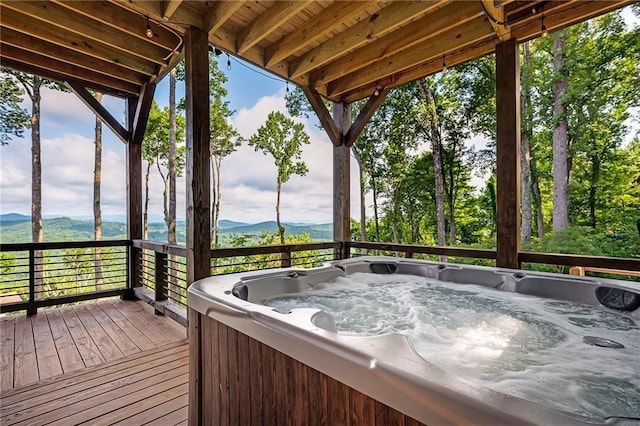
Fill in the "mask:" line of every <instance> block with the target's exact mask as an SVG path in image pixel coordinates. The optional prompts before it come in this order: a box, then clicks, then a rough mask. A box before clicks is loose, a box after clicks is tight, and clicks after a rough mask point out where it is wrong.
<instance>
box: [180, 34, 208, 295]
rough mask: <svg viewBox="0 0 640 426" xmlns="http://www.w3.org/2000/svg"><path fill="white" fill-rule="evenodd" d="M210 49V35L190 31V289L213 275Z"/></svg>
mask: <svg viewBox="0 0 640 426" xmlns="http://www.w3.org/2000/svg"><path fill="white" fill-rule="evenodd" d="M208 47H209V42H208V40H207V33H206V32H204V31H203V30H201V29H199V28H195V27H189V28H188V29H187V32H186V35H185V39H184V52H185V59H184V63H185V92H186V108H187V110H186V115H187V117H186V118H187V135H186V136H187V138H186V139H187V158H186V186H187V188H186V190H187V200H186V202H187V212H186V215H187V217H186V219H187V220H186V222H187V231H186V232H187V285H190V284H192V283H193V282H194V281H197V280H199V279H201V278H204V277H208V276H210V275H211V265H210V262H211V219H210V218H211V214H210V205H211V203H210V198H211V195H210V193H211V188H210V186H211V185H210V182H209V181H210V179H211V170H210V166H209V52H208Z"/></svg>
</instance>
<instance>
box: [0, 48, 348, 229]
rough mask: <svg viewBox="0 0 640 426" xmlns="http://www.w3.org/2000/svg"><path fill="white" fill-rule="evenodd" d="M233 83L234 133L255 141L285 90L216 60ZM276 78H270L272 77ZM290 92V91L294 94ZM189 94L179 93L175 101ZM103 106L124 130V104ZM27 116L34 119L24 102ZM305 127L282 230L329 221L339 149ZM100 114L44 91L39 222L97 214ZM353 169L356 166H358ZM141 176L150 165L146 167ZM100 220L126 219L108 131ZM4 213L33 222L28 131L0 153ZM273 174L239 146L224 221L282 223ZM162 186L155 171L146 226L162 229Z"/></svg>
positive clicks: (120, 159)
mask: <svg viewBox="0 0 640 426" xmlns="http://www.w3.org/2000/svg"><path fill="white" fill-rule="evenodd" d="M219 62H220V68H221V69H222V70H223V71H224V72H225V73H226V75H227V77H228V82H227V84H226V87H227V90H228V96H227V99H228V100H229V102H230V107H231V109H232V110H234V111H235V114H234V116H233V117H232V122H233V125H234V126H235V127H236V129H237V130H238V131H239V133H240V134H241V135H242V136H244V137H245V138H249V137H250V136H251V135H252V134H253V133H255V132H256V130H257V129H258V127H259V126H260V125H262V124H263V123H264V122H265V120H266V118H267V115H268V114H269V112H271V111H281V112H283V113H287V111H286V106H285V100H284V96H285V94H286V87H287V86H286V83H285V82H284V81H282V80H280V79H279V78H276V77H273V76H271V75H269V74H266V75H265V73H264V72H263V71H259V70H257V69H255V68H253V67H251V66H248V65H245V64H241V63H240V62H238V61H237V60H236V59H234V58H232V61H231V69H227V66H226V57H225V56H222V57H221V58H220V60H219ZM267 76H269V77H267ZM166 80H167V79H165V80H163V81H161V82H160V83H159V84H158V87H157V89H156V94H155V98H156V101H157V102H158V103H159V104H160V106H166V105H167V102H168V94H169V89H168V82H167V81H166ZM290 88H291V89H292V88H293V86H291V87H290ZM183 95H184V89H183V86H182V85H179V87H178V97H181V96H183ZM103 104H104V105H105V107H106V108H107V109H108V110H109V111H110V112H111V114H112V115H113V116H114V117H115V118H116V119H118V120H120V121H121V123H123V124H124V118H125V115H124V101H123V100H121V99H118V98H114V97H108V96H105V97H104V98H103ZM23 105H24V107H25V108H27V109H28V110H30V103H29V102H27V101H26V100H25V102H24V103H23ZM296 120H297V121H299V122H302V123H303V124H304V125H305V131H306V132H307V134H308V135H309V137H310V140H311V143H310V144H309V145H305V146H304V147H303V155H302V157H303V161H304V162H305V163H306V164H307V167H308V169H309V173H308V174H307V175H306V176H304V177H300V176H292V177H291V179H290V180H289V181H288V182H287V183H285V184H284V185H283V188H282V200H281V204H282V206H281V217H282V220H283V221H285V222H300V223H328V222H331V221H332V217H333V214H332V209H333V207H332V189H333V184H332V158H333V157H332V154H333V152H332V145H331V143H330V142H329V138H328V137H327V136H326V134H325V133H324V130H322V129H319V128H318V127H317V126H316V125H317V122H316V121H315V120H313V119H302V118H296ZM94 123H95V118H94V115H93V113H92V112H91V111H90V110H89V109H88V108H87V107H86V106H85V105H84V104H83V103H82V102H81V101H80V100H79V99H78V98H77V97H76V96H75V95H73V94H72V93H62V92H58V91H53V90H49V89H43V91H42V116H41V135H42V213H43V216H45V217H59V216H68V217H86V218H91V217H92V215H93V207H92V199H93V167H94V144H93V137H94V136H93V132H94V125H95V124H94ZM352 163H353V162H352ZM143 169H146V163H145V162H143ZM102 173H103V176H102V190H101V192H102V200H101V201H102V214H103V217H104V219H105V220H108V219H109V218H116V217H120V218H121V217H123V216H124V215H125V214H126V207H125V200H126V193H125V190H126V169H125V146H124V144H123V143H122V142H121V141H120V140H119V139H118V138H117V137H116V136H115V135H114V134H113V133H112V132H111V130H109V129H108V128H107V127H106V126H103V156H102ZM0 176H2V178H1V179H0V214H5V213H21V214H25V215H29V214H30V209H31V139H30V132H29V131H28V130H27V131H25V132H24V137H23V138H14V140H12V141H11V142H10V144H9V145H7V146H3V147H1V148H0ZM357 182H358V179H357V168H356V167H355V164H352V189H351V191H352V200H353V202H352V207H351V209H352V214H353V215H354V216H357V215H358V214H359V209H360V206H359V197H358V187H357ZM275 188H276V166H275V164H274V162H273V159H272V158H271V157H267V156H265V155H264V154H262V153H260V152H255V151H254V149H253V148H251V147H248V146H246V145H245V146H241V147H240V148H239V149H238V150H237V151H236V152H234V153H233V154H231V155H230V156H228V157H227V158H225V159H224V161H223V163H222V190H221V192H222V199H221V209H220V210H221V218H222V219H230V220H235V221H240V222H250V223H256V222H262V221H269V220H275V204H276V192H275ZM162 190H163V185H162V181H161V179H160V177H159V174H158V171H157V170H156V169H155V168H153V169H152V170H151V177H150V194H151V196H150V199H149V217H150V220H152V221H161V220H162V212H163V209H162V202H163V196H162ZM184 200H185V181H184V179H179V180H178V183H177V206H178V207H177V211H178V218H179V219H184V217H185V201H184Z"/></svg>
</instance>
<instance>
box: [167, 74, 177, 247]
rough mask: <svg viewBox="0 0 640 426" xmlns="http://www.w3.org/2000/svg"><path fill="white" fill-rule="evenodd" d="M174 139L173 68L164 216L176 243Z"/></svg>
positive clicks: (170, 90) (168, 237) (168, 230)
mask: <svg viewBox="0 0 640 426" xmlns="http://www.w3.org/2000/svg"><path fill="white" fill-rule="evenodd" d="M176 139H177V119H176V69H175V68H173V69H172V70H171V71H170V72H169V153H168V154H169V155H168V167H167V168H168V174H169V206H168V208H167V207H165V217H164V220H165V223H166V224H167V241H168V243H169V244H176V175H177V172H176V160H177V154H176ZM165 188H166V185H165ZM165 191H166V189H165ZM165 199H166V196H165ZM165 206H166V202H165Z"/></svg>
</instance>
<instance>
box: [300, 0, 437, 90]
mask: <svg viewBox="0 0 640 426" xmlns="http://www.w3.org/2000/svg"><path fill="white" fill-rule="evenodd" d="M424 3H430V4H431V8H427V7H425V6H424ZM443 3H446V1H438V0H430V1H429V2H412V3H408V4H407V3H404V2H394V3H391V4H390V5H389V6H387V7H385V8H384V9H382V10H380V12H378V13H376V14H374V15H373V16H371V17H370V18H369V19H368V20H366V21H360V22H358V23H357V24H355V25H354V26H352V27H350V28H349V29H347V30H345V31H343V32H341V33H339V34H338V35H336V36H335V37H333V38H331V39H329V40H327V41H326V42H324V43H322V44H321V45H319V46H318V47H316V48H314V49H312V50H311V51H309V52H307V53H306V54H304V55H303V56H301V57H300V58H298V59H296V60H294V61H291V64H290V67H289V71H290V75H291V76H292V77H294V78H295V77H299V76H301V75H302V74H304V73H307V72H309V71H311V70H313V69H315V68H318V67H320V66H322V65H324V64H326V63H327V62H329V61H331V60H333V59H335V58H338V57H340V56H343V55H346V54H347V53H349V52H351V51H353V50H355V49H357V48H359V47H360V46H364V45H365V44H367V43H371V42H372V41H373V40H375V39H376V38H378V37H381V36H382V35H384V34H386V33H389V32H391V31H393V30H395V29H397V28H398V27H400V26H401V25H403V24H406V23H407V22H409V21H411V20H413V19H416V18H418V17H420V16H423V15H425V14H426V13H427V12H429V11H430V10H432V8H434V7H437V6H439V5H441V4H443Z"/></svg>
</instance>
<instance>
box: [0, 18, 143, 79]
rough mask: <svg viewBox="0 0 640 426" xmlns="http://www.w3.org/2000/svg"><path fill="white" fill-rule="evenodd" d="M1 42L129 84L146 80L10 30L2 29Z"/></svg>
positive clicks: (98, 60)
mask: <svg viewBox="0 0 640 426" xmlns="http://www.w3.org/2000/svg"><path fill="white" fill-rule="evenodd" d="M2 42H3V43H6V44H8V45H11V46H14V47H17V48H19V49H22V50H26V51H29V52H33V53H35V54H38V55H41V56H46V57H49V58H51V59H52V60H54V61H56V60H60V61H62V62H66V63H68V64H72V65H75V66H78V67H81V68H85V69H88V70H90V71H93V72H96V73H99V74H104V75H106V76H111V77H114V78H117V79H120V80H123V81H127V82H129V83H134V84H138V85H142V83H144V82H145V81H147V79H148V76H147V75H145V74H142V73H137V72H135V71H131V70H128V69H126V68H123V67H121V66H119V65H118V64H115V63H113V62H108V61H105V60H102V59H97V58H94V57H91V56H87V55H84V54H82V53H78V52H76V51H74V50H69V49H66V48H64V47H61V46H58V45H57V44H52V43H49V42H48V41H44V40H40V39H38V38H35V37H32V36H30V35H28V34H24V33H20V32H18V31H15V30H13V29H10V28H2Z"/></svg>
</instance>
